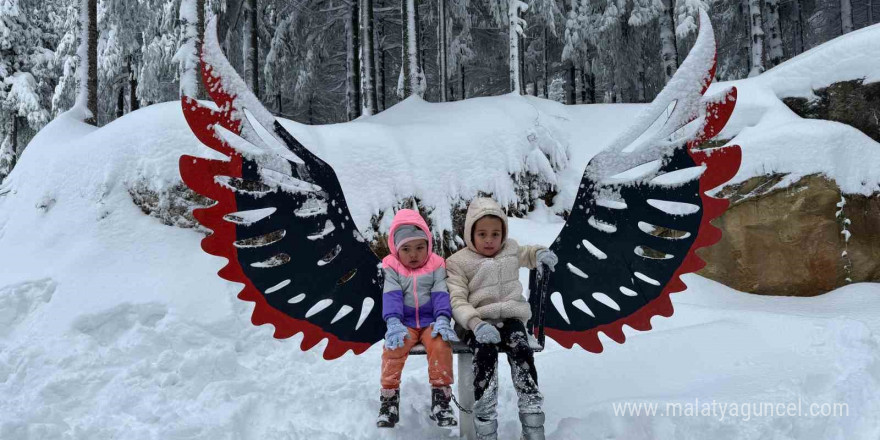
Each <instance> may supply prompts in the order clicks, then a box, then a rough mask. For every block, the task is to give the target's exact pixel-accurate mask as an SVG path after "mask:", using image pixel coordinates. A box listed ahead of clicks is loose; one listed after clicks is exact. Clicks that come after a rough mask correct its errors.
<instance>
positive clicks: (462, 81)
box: [458, 63, 467, 100]
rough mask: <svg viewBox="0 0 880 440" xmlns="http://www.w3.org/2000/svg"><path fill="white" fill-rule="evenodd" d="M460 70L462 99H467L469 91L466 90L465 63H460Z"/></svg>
mask: <svg viewBox="0 0 880 440" xmlns="http://www.w3.org/2000/svg"><path fill="white" fill-rule="evenodd" d="M458 70H459V71H461V99H462V100H465V99H467V89H465V88H464V63H459V65H458Z"/></svg>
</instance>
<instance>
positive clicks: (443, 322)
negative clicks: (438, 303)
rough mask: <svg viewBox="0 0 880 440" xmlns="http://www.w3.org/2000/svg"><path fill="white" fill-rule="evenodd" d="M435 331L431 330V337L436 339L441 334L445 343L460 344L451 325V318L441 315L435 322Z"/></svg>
mask: <svg viewBox="0 0 880 440" xmlns="http://www.w3.org/2000/svg"><path fill="white" fill-rule="evenodd" d="M433 327H434V329H433V330H431V337H432V338H436V337H437V335H438V334H439V335H440V337H441V338H443V340H444V341H447V342H458V336H456V335H455V332H454V331H453V330H452V327H451V326H450V325H449V317H448V316H446V315H440V316H438V317H437V319H435V320H434V324H433Z"/></svg>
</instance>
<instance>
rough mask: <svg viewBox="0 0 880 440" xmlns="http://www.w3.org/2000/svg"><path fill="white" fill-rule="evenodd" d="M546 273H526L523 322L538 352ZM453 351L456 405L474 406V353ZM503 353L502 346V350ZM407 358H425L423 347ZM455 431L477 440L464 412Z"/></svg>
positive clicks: (461, 347) (463, 348) (458, 347)
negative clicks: (527, 309) (526, 314)
mask: <svg viewBox="0 0 880 440" xmlns="http://www.w3.org/2000/svg"><path fill="white" fill-rule="evenodd" d="M546 273H547V270H546V269H545V270H543V271H538V270H535V269H533V270H531V271H529V307H530V308H531V309H532V319H531V320H529V322H527V323H526V328H528V329H530V330H531V333H529V335H528V336H529V346H530V347H532V350H533V351H535V352H536V353H537V352H540V351H543V350H544V305H545V298H546V295H547V277H546V276H545V275H544V274H546ZM452 352H453V353H455V355H456V357H457V359H458V371H457V373H456V374H457V375H458V377H456V379H455V380H456V382H457V383H458V386H457V391H458V392H457V394H458V403H459V404H460V405H461V406H462V407H464V408H473V407H474V352H473V351H472V350H471V348H470V347H469V346H468V345H467V344H465V343H464V342H454V343H452ZM501 352H502V353H503V352H504V347H503V346H502V347H501ZM409 354H410V356H413V355H416V356H418V355H424V354H426V352H425V346H424V345H422V344H416V345H415V346H414V347H413V348H412V349H410V351H409ZM458 432H459V435H460V436H461V438H465V439H468V440H473V439H476V438H477V435H476V433H474V416H473V414H469V413H467V412H464V411H460V412H459V420H458Z"/></svg>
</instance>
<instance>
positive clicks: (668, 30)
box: [659, 0, 678, 82]
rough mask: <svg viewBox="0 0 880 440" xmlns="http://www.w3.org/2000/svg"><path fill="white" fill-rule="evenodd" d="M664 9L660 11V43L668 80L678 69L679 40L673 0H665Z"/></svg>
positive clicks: (664, 69)
mask: <svg viewBox="0 0 880 440" xmlns="http://www.w3.org/2000/svg"><path fill="white" fill-rule="evenodd" d="M662 4H663V10H662V11H661V13H660V20H659V23H660V44H661V52H660V53H661V55H660V57H661V59H662V60H663V73H664V74H666V82H669V80H670V79H672V75H674V74H675V71H676V70H678V42H677V41H676V38H675V20H674V14H675V11H674V8H673V3H672V0H663V2H662Z"/></svg>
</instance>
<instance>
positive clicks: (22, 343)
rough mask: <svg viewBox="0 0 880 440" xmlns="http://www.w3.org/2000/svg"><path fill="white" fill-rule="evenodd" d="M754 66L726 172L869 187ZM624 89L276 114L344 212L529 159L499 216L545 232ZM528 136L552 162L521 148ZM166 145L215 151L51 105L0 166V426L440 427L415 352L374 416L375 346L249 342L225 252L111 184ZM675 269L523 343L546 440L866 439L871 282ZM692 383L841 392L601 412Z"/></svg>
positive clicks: (860, 156)
mask: <svg viewBox="0 0 880 440" xmlns="http://www.w3.org/2000/svg"><path fill="white" fill-rule="evenodd" d="M871 36H872V37H871ZM878 36H880V27H877V26H874V27H871V28H867V29H866V30H861V31H857V32H853V33H851V34H849V35H847V36H844V37H841V38H842V39H844V40H841V39H838V40H835V41H834V42H832V43H833V44H829V45H827V48H825V46H822V47H819V48H817V49H814V50H813V51H810V52H808V53H807V54H804V55H810V54H813V55H810V57H805V56H803V55H802V56H801V57H798V58H795V59H794V60H792V61H789V62H788V63H785V64H783V65H781V66H779V67H778V68H777V69H781V70H780V71H785V69H794V67H786V66H787V65H791V66H794V65H795V64H797V63H798V62H808V61H810V60H812V59H814V57H817V56H819V55H816V54H821V53H822V52H821V50H820V49H823V48H825V49H823V50H829V51H840V50H842V49H841V47H843V48H845V47H846V45H843V46H841V43H839V41H850V40H851V41H855V42H859V41H862V39H863V38H875V40H874V41H880V38H878ZM846 39H850V40H846ZM852 44H853V45H854V46H855V43H852ZM856 47H862V46H856ZM866 50H867V49H866ZM844 52H845V51H844ZM823 56H824V55H823ZM798 60H800V61H798ZM878 60H880V58H878V57H873V58H871V60H862V61H861V62H856V61H851V62H850V64H848V66H850V67H849V68H850V69H851V70H850V71H848V72H846V73H841V74H840V75H838V76H836V77H835V78H834V80H841V79H852V78H861V77H865V76H867V75H868V74H871V73H872V72H876V69H875V70H871V69H873V67H871V66H874V67H876V65H874V64H872V63H878V64H880V61H878ZM810 62H812V61H810ZM795 67H796V66H795ZM869 67H871V69H869ZM783 68H785V69H783ZM777 69H773V70H771V71H769V72H767V73H766V74H765V75H762V76H759V77H757V78H753V79H749V80H743V81H738V82H736V85H737V87H739V88H740V98H739V100H738V103H737V104H738V110H737V113H736V114H735V115H734V120H733V121H732V123H731V128H730V129H729V134H730V137H733V142H735V143H741V144H742V145H743V152H744V164H743V170H742V171H741V172H740V174H738V175H737V177H736V178H735V179H740V180H742V179H743V178H746V177H747V176H749V175H756V174H762V173H764V172H769V171H771V170H772V171H777V172H789V173H791V174H792V175H803V174H807V173H810V172H814V171H815V172H823V173H826V175H828V176H829V177H830V178H833V179H835V180H836V181H837V182H838V183H839V184H840V185H841V187H842V188H843V189H844V191H849V192H865V191H868V190H869V189H871V188H876V184H877V179H878V178H880V172H878V170H877V168H876V166H877V164H878V163H880V161H878V160H876V159H877V157H876V156H875V155H876V154H877V149H878V145H877V143H876V142H873V141H871V140H870V139H868V140H865V139H866V138H867V137H866V136H864V135H862V134H860V133H858V132H856V131H855V130H854V129H852V128H850V127H846V126H843V125H842V124H836V123H831V122H825V121H806V120H801V119H799V118H797V117H796V116H794V115H793V114H790V112H786V111H787V109H783V108H782V107H780V106H782V103H781V102H780V101H779V99H778V96H780V95H781V94H782V92H780V91H779V90H777V89H774V88H773V87H774V86H773V85H772V84H769V85H768V83H762V82H761V81H762V79H763V78H766V77H767V75H771V74H773V72H774V71H776V70H777ZM859 69H862V70H859ZM869 70H870V71H869ZM792 71H794V70H792ZM804 71H809V69H807V70H804ZM771 76H772V75H771ZM844 76H846V77H845V78H844ZM827 79H828V78H819V79H817V80H815V81H812V82H810V85H811V86H817V85H821V84H820V83H821V82H822V81H824V80H827ZM726 85H730V84H729V83H728V84H726ZM720 86H722V87H723V86H724V84H722V85H720ZM714 87H718V86H713V91H714V90H716V89H715V88H714ZM717 90H720V89H717ZM644 107H645V106H644V105H634V104H617V105H589V106H563V105H560V104H557V103H553V102H549V101H545V100H542V99H536V98H530V97H517V96H512V95H505V96H500V97H494V98H478V99H470V100H467V101H463V102H453V103H445V104H431V103H427V102H424V101H421V100H418V99H410V100H408V101H405V102H403V103H402V104H400V105H397V106H395V107H393V108H391V109H389V110H388V111H386V112H383V113H381V114H379V115H376V116H373V117H369V118H361V119H359V120H357V121H355V122H352V123H347V124H336V125H330V126H321V127H309V126H305V125H302V124H299V123H296V122H291V121H282V123H283V124H284V125H285V126H286V127H287V128H288V129H289V130H290V131H291V132H292V133H293V134H294V135H295V136H297V137H298V138H299V139H300V140H301V141H302V142H303V143H304V144H305V145H306V146H307V147H309V148H310V149H312V151H314V152H315V153H316V154H318V155H319V156H321V157H322V158H324V159H325V160H327V161H328V162H329V163H330V164H331V165H332V166H333V167H334V169H335V170H336V172H337V175H338V176H339V178H340V181H341V183H342V187H343V189H344V191H345V193H346V198H347V200H348V202H349V205H350V206H351V208H352V211H353V215H354V218H355V221H356V222H357V223H358V225H360V227H361V229H362V230H363V229H364V227H365V226H366V225H367V221H368V220H369V218H370V216H371V215H374V214H376V213H377V212H379V210H383V209H386V208H388V207H389V206H391V205H393V204H394V203H395V202H396V201H397V200H398V198H401V197H407V196H410V195H416V196H418V197H419V198H421V199H422V201H423V203H426V204H431V206H435V207H436V206H443V204H444V203H447V204H448V203H451V202H450V201H451V200H455V198H456V197H463V198H468V197H471V196H473V195H475V194H476V192H477V191H480V190H483V191H487V190H488V191H490V192H495V194H496V197H498V198H501V199H503V198H504V197H511V198H512V197H513V193H512V191H513V189H512V185H511V184H510V181H509V178H508V173H511V172H516V171H517V170H522V169H524V167H529V166H535V167H536V168H537V169H539V171H541V170H543V171H542V172H545V173H549V172H550V171H553V172H554V173H556V174H555V176H553V177H554V178H555V179H556V181H557V182H558V185H559V187H560V195H559V196H558V197H557V199H556V200H555V202H556V204H555V206H553V207H552V208H548V207H546V206H543V205H540V204H539V206H538V208H537V209H536V210H535V211H533V212H532V213H530V215H529V216H528V217H527V218H525V219H515V218H512V219H510V234H511V236H512V237H514V238H516V239H517V240H519V241H520V242H523V243H538V244H549V243H550V242H551V241H552V240H553V239H554V238H555V237H556V235H557V234H558V232H559V230H560V229H561V227H562V220H561V219H560V218H559V217H558V216H557V215H556V213H557V212H558V211H559V210H560V209H564V208H567V207H568V206H570V205H571V203H572V200H573V198H574V193H575V190H576V189H577V185H578V183H579V181H580V177H581V174H582V173H583V169H584V166H585V165H586V163H587V162H588V161H589V159H590V158H591V157H592V156H593V155H595V154H596V152H598V151H599V150H600V149H602V148H603V147H604V146H606V145H609V144H610V143H611V142H612V141H613V140H614V138H615V137H616V136H618V135H619V134H620V133H621V132H622V131H623V130H624V129H625V128H626V127H625V124H624V123H623V121H631V120H632V119H633V118H634V117H635V115H636V113H637V112H638V111H640V110H642V109H643V108H644ZM530 135H532V136H531V138H532V140H530ZM747 141H748V142H747ZM820 149H821V153H822V154H819V152H820ZM536 150H537V151H541V152H542V153H544V154H542V155H541V156H542V157H544V158H545V159H546V160H547V161H548V163H550V164H552V165H554V166H556V168H555V171H554V168H553V167H550V168H549V169H550V171H548V164H547V163H543V164H535V162H536V161H537V159H538V158H537V157H536V156H537V155H536V154H534V151H536ZM181 154H190V155H196V156H205V157H218V155H217V154H215V153H213V152H212V151H211V150H209V149H208V148H207V147H204V146H202V145H200V144H199V143H198V142H197V140H196V139H195V137H194V136H193V135H192V134H191V132H190V131H189V128H188V127H187V126H186V123H185V122H184V120H183V116H182V113H181V110H180V104H179V103H176V102H172V103H165V104H159V105H154V106H150V107H147V108H144V109H141V110H139V111H137V112H135V113H132V114H129V115H126V116H125V117H123V118H120V119H118V120H116V121H114V122H113V123H111V124H108V125H106V126H104V127H101V128H94V127H90V126H87V125H85V124H82V123H81V122H79V121H78V120H77V115H74V114H64V115H61V116H59V117H58V118H56V119H55V120H54V121H53V122H52V123H50V124H49V125H48V126H47V127H46V128H44V129H43V130H42V131H41V132H40V133H39V134H38V135H37V137H36V138H35V139H34V140H33V141H32V142H31V144H30V145H29V146H28V148H27V149H26V150H25V152H24V154H23V155H22V158H21V161H20V163H19V165H18V166H17V167H16V168H15V170H13V172H12V174H10V176H9V177H8V178H7V179H6V180H5V181H4V182H3V184H2V185H0V396H3V398H2V399H0V439H3V440H7V439H11V440H31V439H41V440H42V439H113V438H127V439H163V440H164V439H182V438H186V439H212V440H213V439H269V440H272V439H307V438H308V439H366V438H400V439H410V438H421V439H431V438H447V437H449V436H451V435H453V434H454V431H453V432H450V431H446V430H443V429H439V428H436V427H433V426H432V422H431V421H430V420H428V419H427V416H426V413H427V408H428V406H429V399H430V392H429V387H428V385H427V381H426V372H425V369H426V363H425V362H426V361H425V359H424V358H423V357H413V358H412V359H411V360H410V361H409V362H408V364H407V368H406V370H405V371H404V376H403V385H402V395H403V403H402V408H401V411H402V414H401V416H402V421H401V424H400V425H399V426H398V427H397V428H395V429H394V430H388V431H382V432H377V431H376V429H375V428H374V421H375V416H376V415H377V411H378V389H379V356H380V353H381V350H380V348H379V347H378V346H375V347H373V348H371V349H370V350H368V351H367V352H366V353H364V354H363V355H360V356H353V355H351V354H347V355H346V356H343V357H342V358H340V359H338V360H335V361H330V362H328V361H324V360H323V359H322V358H321V350H322V349H323V344H319V345H318V346H317V347H315V348H314V349H312V350H310V351H308V352H302V351H301V350H300V349H299V341H300V339H301V338H300V336H295V337H293V338H291V339H288V340H283V341H278V340H275V339H273V338H272V336H271V335H272V329H271V328H270V327H269V326H264V327H254V326H252V325H251V324H250V315H251V311H252V306H251V304H250V303H246V302H242V301H239V300H238V299H236V298H235V295H236V294H237V292H238V291H239V289H240V285H237V284H234V283H229V282H226V281H224V280H222V279H220V278H219V277H217V276H216V272H217V270H219V269H220V267H222V266H223V264H224V263H225V261H224V260H222V259H219V258H215V257H212V256H209V255H207V254H205V253H204V252H202V251H201V249H200V240H201V238H202V235H201V234H199V233H198V232H196V231H194V230H189V229H179V228H174V227H169V226H165V225H163V224H161V223H160V222H159V221H158V220H156V219H154V218H152V217H149V216H146V215H144V214H143V213H142V212H141V211H140V209H139V208H138V207H137V206H135V205H134V203H133V202H132V200H131V195H130V194H129V189H130V188H131V187H132V186H134V185H144V186H146V187H148V188H150V189H153V190H154V191H157V192H161V191H163V190H167V189H168V188H170V187H172V186H174V185H177V184H179V182H180V177H179V172H178V168H177V163H178V159H179V157H180V155H181ZM548 156H549V159H548V158H547V157H548ZM554 162H555V163H554ZM530 163H531V165H529V164H530ZM548 178H549V176H548ZM862 181H865V182H866V183H864V184H863V183H862ZM871 185H874V186H871ZM443 220H444V219H435V221H440V222H441V223H442V221H443ZM562 270H565V269H564V268H563V269H562ZM521 276H522V278H523V279H524V280H525V276H526V273H525V271H523V272H522V273H521ZM685 281H686V283H687V284H688V285H689V286H690V288H689V289H688V290H687V291H686V292H683V293H679V294H675V295H674V296H673V302H674V304H675V308H676V313H675V315H674V316H673V317H672V318H670V319H655V320H653V322H652V323H653V324H654V327H655V328H654V330H652V331H650V332H646V333H640V332H635V331H631V330H627V335H628V339H629V340H628V341H627V343H626V344H624V345H617V344H616V343H614V342H612V341H610V340H609V339H607V338H605V337H604V336H603V337H602V340H603V342H604V343H605V352H604V353H602V354H599V355H594V354H590V353H587V352H585V351H583V350H580V349H578V348H576V349H574V350H565V349H562V348H561V347H560V346H558V345H557V344H555V343H553V342H549V343H548V346H547V349H546V350H545V351H544V352H542V353H540V354H538V355H537V357H536V359H537V361H536V362H537V368H538V373H539V377H540V384H541V389H542V391H543V392H544V395H545V398H546V406H545V410H546V412H547V423H546V426H547V433H548V438H549V439H582V438H607V439H627V440H629V439H635V440H640V439H645V440H647V439H668V438H676V439H705V438H717V439H722V440H725V439H731V440H733V439H737V440H738V439H766V438H773V439H876V438H877V437H878V436H880V369H878V365H880V362H878V360H880V345H878V343H880V337H878V335H880V333H878V332H880V301H878V299H880V284H857V285H851V286H848V287H845V288H842V289H838V290H836V291H834V292H831V293H829V294H826V295H823V296H821V297H818V298H776V297H759V296H754V295H748V294H744V293H741V292H736V291H733V290H731V289H729V288H727V287H725V286H722V285H719V284H717V283H714V282H712V281H709V280H706V279H703V278H700V277H698V276H693V275H688V276H686V277H685ZM501 365H502V368H500V372H501V373H500V381H501V386H500V388H501V395H500V407H499V410H500V418H499V420H500V436H501V438H515V437H516V436H517V435H518V432H519V431H518V429H519V428H518V421H517V415H516V403H515V393H514V392H513V389H512V387H511V386H510V375H509V371H508V370H507V369H506V368H505V367H503V365H504V362H503V361H502V364H501ZM693 399H699V402H701V403H705V402H711V401H712V400H713V399H714V400H716V401H718V402H724V403H728V404H748V403H754V402H772V403H783V404H788V403H792V402H795V403H796V402H798V400H799V399H800V400H801V401H803V402H804V410H807V408H808V405H809V404H811V403H819V404H826V403H827V404H833V403H845V404H846V405H847V408H848V411H849V415H847V416H841V417H806V416H800V417H789V416H779V415H777V416H760V417H758V416H754V417H751V418H749V419H746V418H744V417H742V416H739V417H731V416H728V417H726V418H724V419H719V418H718V417H713V416H696V417H686V416H680V417H671V416H662V415H659V414H658V415H655V416H645V415H641V416H618V415H615V412H614V409H613V404H615V403H625V402H655V403H660V404H664V405H665V404H666V403H667V402H673V403H688V402H692V401H693Z"/></svg>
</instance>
